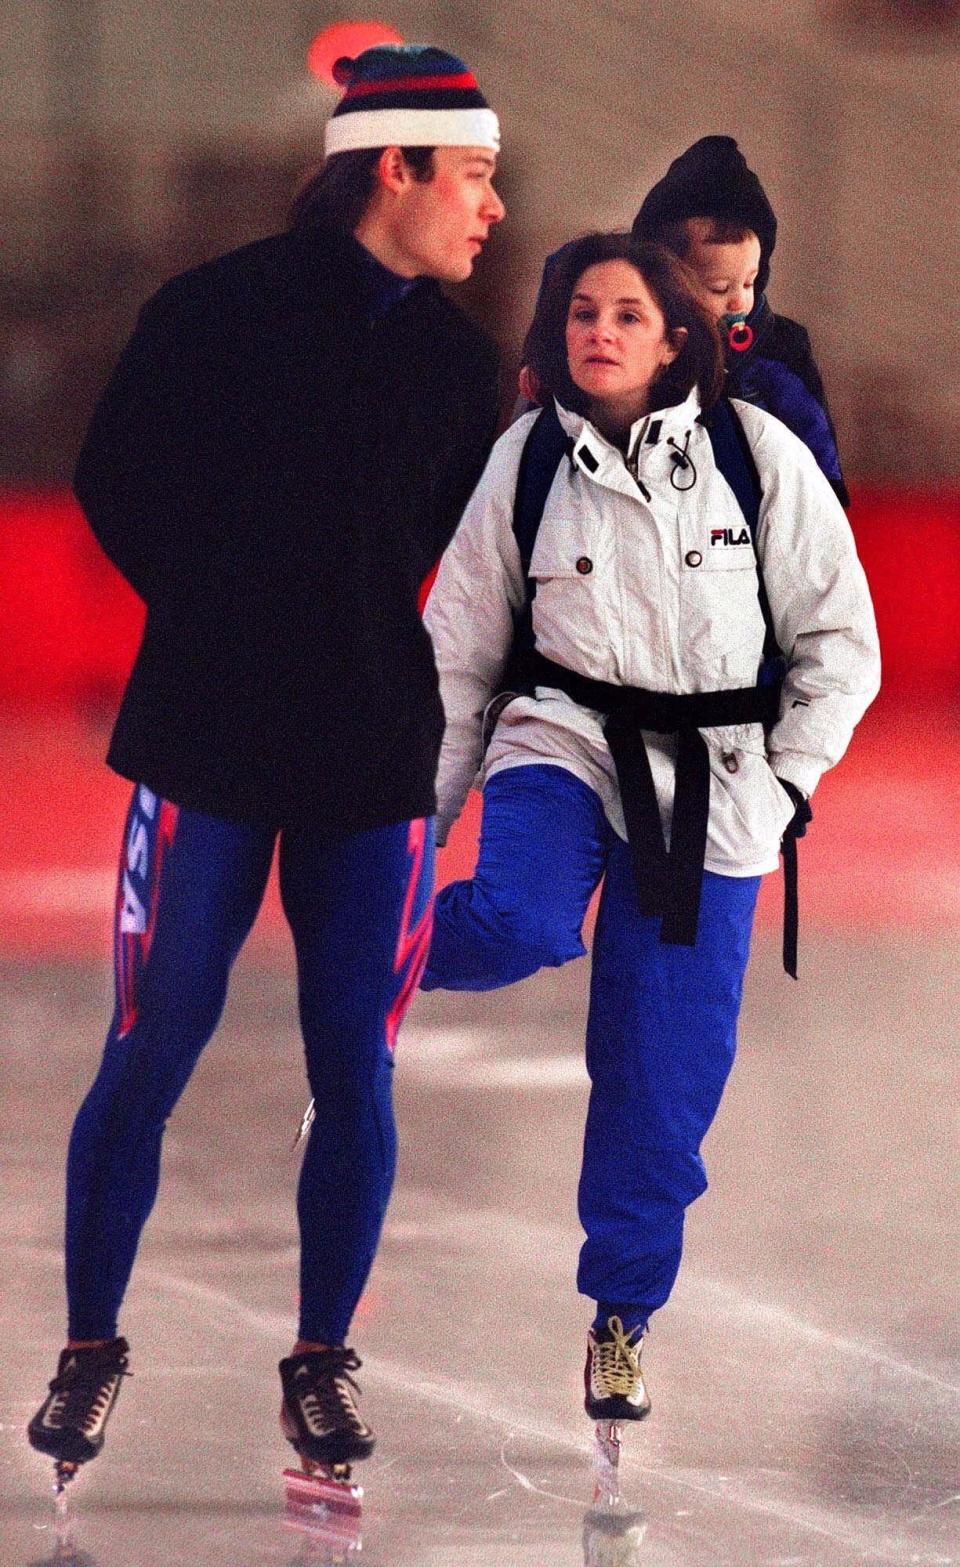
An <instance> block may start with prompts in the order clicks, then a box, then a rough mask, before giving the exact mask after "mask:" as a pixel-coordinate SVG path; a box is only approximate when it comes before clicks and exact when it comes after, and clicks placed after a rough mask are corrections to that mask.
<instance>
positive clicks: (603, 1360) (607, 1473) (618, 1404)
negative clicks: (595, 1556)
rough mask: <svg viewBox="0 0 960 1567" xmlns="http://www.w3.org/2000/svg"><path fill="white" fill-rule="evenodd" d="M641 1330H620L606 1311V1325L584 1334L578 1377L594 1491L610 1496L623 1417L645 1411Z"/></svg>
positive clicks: (615, 1487)
mask: <svg viewBox="0 0 960 1567" xmlns="http://www.w3.org/2000/svg"><path fill="white" fill-rule="evenodd" d="M642 1348H643V1332H642V1330H640V1331H636V1332H633V1333H625V1332H624V1331H623V1323H622V1322H621V1320H620V1318H619V1317H609V1318H608V1319H607V1326H606V1328H603V1329H601V1331H600V1332H599V1333H595V1332H594V1330H593V1328H591V1329H590V1331H589V1333H588V1334H587V1363H586V1366H585V1367H584V1372H583V1380H584V1389H585V1395H586V1396H585V1398H584V1408H585V1409H586V1411H587V1414H588V1415H589V1416H590V1418H591V1420H595V1421H596V1422H597V1450H596V1455H595V1459H596V1470H597V1489H596V1496H597V1497H598V1498H599V1497H603V1498H604V1499H606V1500H607V1501H610V1502H615V1501H616V1500H617V1499H618V1497H619V1494H620V1483H619V1474H618V1469H619V1464H620V1444H621V1438H622V1432H621V1424H622V1422H623V1421H625V1420H642V1419H643V1418H644V1416H646V1415H648V1414H649V1413H650V1399H649V1397H648V1394H647V1390H646V1387H645V1386H644V1381H643V1372H642V1371H641V1370H640V1351H641V1349H642Z"/></svg>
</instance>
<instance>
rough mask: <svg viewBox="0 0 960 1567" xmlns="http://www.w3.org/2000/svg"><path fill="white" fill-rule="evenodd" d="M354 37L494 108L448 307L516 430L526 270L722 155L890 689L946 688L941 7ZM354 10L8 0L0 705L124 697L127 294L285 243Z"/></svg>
mask: <svg viewBox="0 0 960 1567" xmlns="http://www.w3.org/2000/svg"><path fill="white" fill-rule="evenodd" d="M360 15H361V16H365V17H368V18H369V17H370V13H369V12H361V13H360ZM373 15H374V16H376V17H377V18H378V19H379V20H382V21H384V22H388V23H391V24H392V25H393V26H395V27H397V28H399V29H400V31H401V32H402V34H403V35H404V36H405V37H407V38H408V39H411V40H419V41H435V42H438V43H440V44H442V45H444V46H445V47H447V48H450V49H453V50H454V51H456V52H458V53H460V54H462V55H463V56H464V58H466V59H467V60H468V62H469V63H470V64H471V65H472V66H473V67H474V68H475V70H476V71H477V73H478V75H479V77H480V79H481V82H482V84H483V86H484V88H485V91H486V92H487V95H488V97H489V98H490V100H491V101H492V102H493V104H494V105H495V106H496V107H497V109H498V110H499V112H500V115H501V119H502V126H503V157H502V174H501V180H500V184H501V189H502V191H503V194H504V196H505V198H506V201H507V204H508V208H509V214H508V221H507V222H506V223H505V224H504V225H502V227H501V228H500V229H499V230H497V231H496V232H495V234H494V236H493V239H492V240H491V243H490V245H489V246H488V249H487V252H486V253H485V255H484V257H483V258H482V260H481V262H480V264H479V267H478V270H477V274H476V276H475V278H474V279H473V280H472V281H471V283H470V284H469V285H467V286H466V287H465V288H463V289H462V290H460V291H459V294H460V297H461V299H462V300H463V302H464V303H465V304H466V305H467V306H468V308H471V309H473V310H474V311H475V312H476V313H478V314H479V315H480V316H482V317H483V319H484V320H485V321H486V323H487V324H488V326H489V327H490V328H491V329H492V330H493V331H494V332H495V334H496V335H497V337H498V338H499V340H500V342H501V344H502V347H503V350H504V360H505V366H506V375H505V382H504V407H505V409H506V408H507V407H509V405H510V403H511V402H512V398H513V386H514V377H515V372H516V367H517V352H518V346H519V343H520V341H521V339H522V335H523V331H524V328H525V326H526V324H527V321H528V319H529V315H530V311H531V308H532V303H533V299H534V296H535V292H536V285H537V280H538V277H539V271H540V264H541V261H542V259H543V257H544V255H545V254H546V253H547V252H548V251H549V250H550V249H551V248H552V247H554V246H555V245H556V244H557V243H558V242H560V241H561V240H563V239H565V238H568V237H570V236H571V235H572V234H574V233H576V232H578V231H582V230H583V229H585V228H588V227H594V226H620V225H624V224H626V223H628V222H629V220H630V219H631V218H632V216H633V214H634V212H635V211H636V208H637V206H638V204H639V201H640V198H641V197H642V195H643V194H644V192H645V191H646V190H647V188H648V187H649V185H650V184H651V183H652V181H653V180H654V179H656V178H657V177H659V175H660V174H661V173H662V172H663V170H664V169H665V167H666V165H667V163H668V162H669V160H670V159H671V158H672V157H673V156H675V155H676V153H677V152H679V151H680V150H681V149H682V148H683V147H684V146H686V145H687V144H689V142H690V141H692V140H693V139H694V138H695V137H697V136H699V135H702V134H704V133H706V132H710V131H723V132H730V133H733V134H734V135H736V136H737V137H738V139H739V140H740V143H741V145H742V147H743V148H744V150H745V152H746V154H747V156H748V159H749V161H750V162H751V164H752V165H753V166H754V167H755V168H756V169H757V171H758V172H759V173H760V175H761V177H762V179H763V181H764V183H765V185H766V187H767V189H768V191H769V194H770V196H771V199H772V201H773V204H774V206H775V209H776V211H777V213H778V216H779V220H780V237H779V241H778V245H777V250H776V254H775V256H774V262H773V271H772V280H771V286H770V290H769V294H770V298H771V301H772V303H773V304H774V306H775V307H776V308H777V309H780V310H782V311H784V312H786V313H788V314H791V315H794V316H796V317H797V318H798V319H800V320H801V321H803V322H804V323H805V324H806V325H807V326H808V328H809V330H810V332H811V334H812V337H813V341H814V347H815V351H816V354H817V358H818V360H819V362H820V365H821V368H822V370H823V373H824V378H825V381H826V384H827V388H828V392H829V396H830V401H831V405H832V409H833V412H834V416H835V421H836V425H837V429H838V434H839V441H840V450H841V455H842V458H843V462H844V467H845V470H846V473H847V476H848V479H849V480H850V482H851V488H852V490H853V493H854V505H853V508H852V512H851V518H852V522H853V525H854V528H855V531H856V533H857V538H858V542H859V544H860V548H861V553H862V555H863V558H864V561H865V564H866V565H867V569H868V572H869V574H870V576H871V581H872V584H873V587H874V593H875V596H876V600H877V608H878V616H879V618H880V622H881V631H882V634H883V640H884V652H885V655H886V676H887V693H888V694H889V693H890V692H892V691H898V692H900V693H902V694H903V695H904V696H905V697H906V698H907V699H909V700H915V699H918V698H920V697H923V698H924V699H926V698H928V697H930V696H931V695H932V696H936V697H940V696H942V695H944V694H947V695H949V696H952V695H954V694H955V693H956V690H957V687H958V685H960V637H958V635H957V631H956V625H955V621H956V612H955V604H956V602H957V596H958V589H960V505H958V485H957V479H958V472H960V311H958V310H957V294H958V283H960V234H958V225H957V213H958V211H960V150H958V149H960V138H958V129H960V92H958V60H960V0H848V3H844V0H765V3H763V0H760V3H739V4H737V5H728V4H726V3H720V0H686V3H685V4H684V5H682V6H678V5H677V4H676V0H643V3H641V0H590V3H587V4H584V3H582V0H551V3H550V4H546V3H543V4H537V3H533V0H502V3H501V4H500V5H499V6H498V7H496V8H494V7H491V6H489V5H481V4H480V3H479V0H423V3H422V4H416V5H415V4H411V3H409V0H395V3H391V5H390V9H389V11H384V12H381V13H376V12H375V13H373ZM348 16H350V17H351V19H357V13H356V12H353V13H348ZM343 19H344V13H343V11H342V9H341V8H340V7H339V6H338V5H337V4H336V3H333V0H260V3H258V4H257V5H256V6H252V5H251V4H250V3H249V0H216V3H215V0H152V3H150V4H149V5H144V4H142V3H139V4H137V3H134V0H16V3H14V0H0V78H2V80H0V87H2V91H0V121H2V128H3V136H2V147H0V236H2V243H0V623H2V626H3V636H2V640H0V711H3V710H7V711H9V710H16V711H23V710H25V709H27V710H31V711H32V710H34V709H36V708H38V707H49V706H50V705H52V706H53V707H57V706H58V705H64V704H65V705H66V706H68V707H74V708H76V707H80V708H81V709H83V710H84V711H87V712H101V713H103V714H106V713H107V712H109V711H110V710H111V708H112V705H113V704H114V703H115V701H116V697H117V694H118V691H119V689H120V686H121V684H122V680H123V677H124V674H125V672H126V669H127V667H128V664H129V660H130V657H131V655H132V652H133V650H134V647H135V644H136V639H137V634H138V626H139V606H138V605H137V604H136V602H135V601H134V600H133V598H132V596H131V595H129V594H128V593H127V591H126V590H125V588H124V587H123V585H122V584H120V583H119V582H118V581H117V579H116V578H115V576H114V574H113V573H112V571H111V569H110V568H109V566H108V565H107V563H106V562H105V561H104V560H103V559H102V557H101V556H100V555H99V552H98V551H97V548H96V546H95V544H94V543H93V541H92V540H91V539H90V538H89V537H88V535H87V532H86V530H85V528H84V526H83V524H82V520H81V519H80V518H79V517H78V515H77V513H76V510H75V508H74V507H73V505H72V503H71V501H70V499H69V493H68V488H67V487H68V485H69V480H70V475H71V471H72V467H73V463H74V460H75V456H76V452H77V448H78V445H79V442H80V440H81V437H82V433H83V430H84V428H85V425H86V422H87V419H88V417H89V414H90V410H91V407H92V404H93V402H94V399H95V397H96V395H97V393H98V391H99V389H100V388H101V386H102V385H103V383H104V381H105V379H106V377H107V375H108V373H109V371H110V368H111V366H112V364H113V362H114V360H115V358H116V355H117V353H118V351H119V348H120V347H121V345H122V343H123V342H124V340H125V338H126V336H127V335H128V333H129V331H130V329H131V326H132V323H133V320H134V318H135V315H136V311H137V309H138V307H139V305H140V303H141V302H142V301H143V300H144V298H145V297H146V296H147V295H148V294H149V293H150V292H152V290H153V289H154V288H155V287H156V286H157V285H158V284H159V283H160V282H161V281H162V280H163V279H164V278H166V277H168V276H170V275H171V274H172V273H174V272H176V271H178V270H180V269H182V268H184V267H187V266H190V265H192V264H194V263H196V262H199V261H202V260H203V259H204V258H206V257H209V256H212V255H214V254H216V253H217V252H219V251H222V250H225V249H228V248H230V247H231V246H234V245H238V244H241V243H243V242H244V241H246V240H249V239H252V238H255V237H257V236H259V235H262V234H266V233H268V232H270V231H271V230H273V229H275V228H277V227H278V226H282V225H283V224H284V221H285V215H286V212H287V208H288V205H289V202H290V200H291V197H292V196H293V194H294V192H295V191H296V189H297V186H298V184H299V182H300V180H301V178H302V176H303V174H304V172H305V171H306V170H308V169H309V168H310V167H311V166H312V165H315V164H316V162H317V160H318V158H319V156H320V152H321V147H322V127H323V122H324V119H325V117H326V114H327V113H328V111H329V109H330V108H331V106H332V103H333V101H334V100H333V95H332V92H331V91H330V90H329V89H328V88H326V87H325V86H323V85H322V84H321V83H320V82H318V81H317V80H316V79H315V78H313V77H312V76H311V74H310V72H309V71H308V69H307V63H306V54H307V49H308V46H309V45H310V42H311V40H312V39H313V38H314V37H315V36H316V34H317V33H318V32H320V31H321V30H322V29H324V28H325V27H327V26H329V25H330V24H331V23H333V22H336V21H340V20H343Z"/></svg>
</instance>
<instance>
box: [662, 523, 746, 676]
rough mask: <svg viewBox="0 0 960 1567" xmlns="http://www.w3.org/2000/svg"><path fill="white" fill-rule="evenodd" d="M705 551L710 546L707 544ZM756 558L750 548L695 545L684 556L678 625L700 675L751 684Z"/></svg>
mask: <svg viewBox="0 0 960 1567" xmlns="http://www.w3.org/2000/svg"><path fill="white" fill-rule="evenodd" d="M707 548H709V546H707ZM759 585H760V583H759V577H758V574H757V560H756V556H755V555H754V553H753V549H752V547H751V546H750V545H749V544H748V545H747V546H745V547H740V546H737V547H735V548H734V547H730V546H728V547H722V546H716V547H715V548H714V550H713V552H712V553H711V554H710V555H708V554H707V551H706V549H705V548H703V547H701V546H699V545H698V546H697V547H696V548H694V549H691V550H688V551H687V552H686V554H685V556H684V570H683V593H682V604H683V610H682V626H681V631H682V635H683V638H684V641H685V642H686V644H687V647H688V649H689V650H690V651H691V652H695V653H696V657H697V660H698V663H699V664H700V665H702V666H703V668H702V669H701V671H700V672H701V673H704V672H710V671H713V672H715V673H718V674H719V673H722V674H724V675H726V676H734V675H735V676H736V677H737V678H738V679H739V680H742V681H743V682H744V683H752V681H753V679H754V677H755V673H756V669H755V665H756V661H757V659H758V658H759V650H760V647H761V646H762V643H763V615H762V612H761V609H760V601H759V598H758V596H757V595H758V589H759Z"/></svg>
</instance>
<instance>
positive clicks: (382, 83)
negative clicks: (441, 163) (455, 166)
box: [324, 44, 500, 157]
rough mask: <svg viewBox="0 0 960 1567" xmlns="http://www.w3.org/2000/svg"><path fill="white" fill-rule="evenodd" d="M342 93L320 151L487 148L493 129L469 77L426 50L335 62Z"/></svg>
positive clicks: (496, 141) (372, 53)
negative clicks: (343, 86)
mask: <svg viewBox="0 0 960 1567" xmlns="http://www.w3.org/2000/svg"><path fill="white" fill-rule="evenodd" d="M334 75H335V76H336V78H337V81H339V82H342V83H344V84H345V85H346V91H345V93H344V95H343V97H342V98H341V99H340V102H339V103H338V104H337V107H336V108H335V109H334V111H333V113H332V115H331V116H330V118H329V120H328V121H327V129H326V136H325V141H324V151H325V152H326V154H327V157H330V156H331V154H333V153H336V152H352V151H355V150H356V149H358V148H361V147H488V148H489V149H490V151H491V152H498V151H499V150H500V126H499V124H498V121H497V116H496V115H495V114H494V113H493V110H492V109H490V108H489V107H488V105H487V100H486V98H484V96H483V94H482V93H481V91H480V89H479V87H478V86H477V82H476V78H475V76H474V74H473V72H472V71H471V70H470V69H469V68H468V67H467V66H466V65H464V63H463V61H462V60H458V59H457V57H456V55H454V54H447V53H446V51H445V50H443V49H433V48H430V47H429V46H428V45H425V44H378V45H377V47H376V48H374V49H365V50H364V51H363V53H362V54H358V55H357V57H356V59H355V60H350V59H342V60H338V61H337V63H336V65H335V67H334Z"/></svg>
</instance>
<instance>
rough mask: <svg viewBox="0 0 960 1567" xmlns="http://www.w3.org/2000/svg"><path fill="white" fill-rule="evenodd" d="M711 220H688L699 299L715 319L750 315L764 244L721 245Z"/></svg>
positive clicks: (689, 260)
mask: <svg viewBox="0 0 960 1567" xmlns="http://www.w3.org/2000/svg"><path fill="white" fill-rule="evenodd" d="M715 232H716V230H715V229H714V226H713V223H712V222H711V220H710V219H709V218H688V219H687V233H688V234H689V235H690V248H689V250H688V251H687V254H686V255H685V256H684V258H683V259H684V262H685V264H686V265H687V266H688V267H689V268H690V270H691V272H692V273H693V275H694V279H695V287H696V291H697V296H698V298H699V300H700V303H701V304H702V305H705V306H706V308H707V309H708V310H709V312H710V314H711V315H712V316H713V317H714V319H715V320H717V321H719V320H720V318H721V317H722V316H727V315H730V316H735V315H741V314H742V315H749V313H750V311H751V310H752V309H753V292H754V286H755V284H756V281H757V273H758V271H759V270H760V241H759V240H758V238H757V236H756V234H753V233H750V234H748V235H747V237H746V239H741V240H735V241H732V242H727V243H717V241H716V240H715V239H714V238H713V235H714V233H715Z"/></svg>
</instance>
